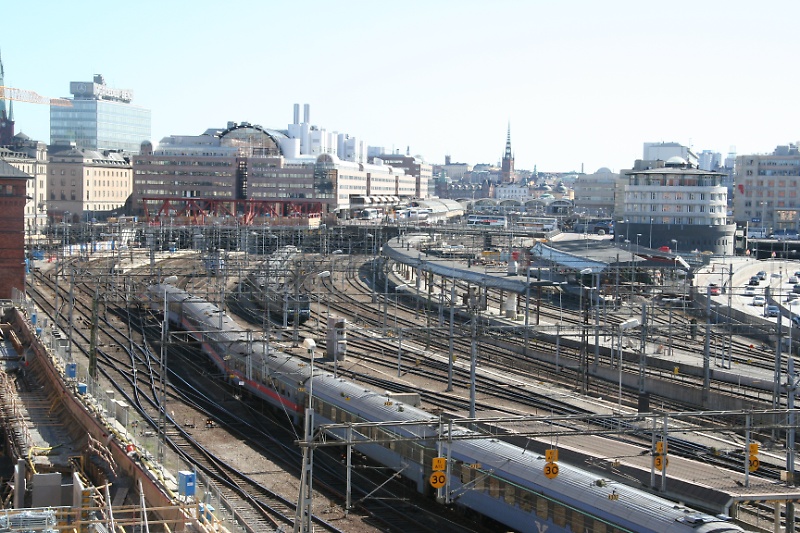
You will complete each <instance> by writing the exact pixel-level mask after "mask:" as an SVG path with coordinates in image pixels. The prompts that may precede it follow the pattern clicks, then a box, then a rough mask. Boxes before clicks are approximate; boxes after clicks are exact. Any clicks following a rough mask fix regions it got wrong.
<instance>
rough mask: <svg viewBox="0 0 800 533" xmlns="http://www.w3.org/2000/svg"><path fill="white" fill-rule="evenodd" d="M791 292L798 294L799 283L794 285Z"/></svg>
mask: <svg viewBox="0 0 800 533" xmlns="http://www.w3.org/2000/svg"><path fill="white" fill-rule="evenodd" d="M792 292H794V293H798V294H800V283H795V284H794V287H792Z"/></svg>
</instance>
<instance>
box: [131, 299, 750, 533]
mask: <svg viewBox="0 0 800 533" xmlns="http://www.w3.org/2000/svg"><path fill="white" fill-rule="evenodd" d="M164 301H166V302H168V317H169V321H170V323H171V324H173V325H174V326H177V327H179V328H181V329H183V330H185V331H187V332H188V334H189V335H191V336H193V337H195V338H196V339H197V340H198V341H199V343H200V345H201V346H202V350H203V351H204V352H205V354H206V355H207V356H208V357H210V358H211V360H212V361H213V362H214V364H215V365H216V366H217V367H219V369H220V370H221V371H222V372H223V373H224V375H225V376H226V379H229V380H231V381H232V382H234V383H237V384H238V385H240V386H242V387H244V388H246V389H247V390H248V391H250V392H251V393H253V394H255V395H257V396H259V397H261V398H263V399H264V400H265V401H267V402H268V403H270V404H271V405H273V406H274V407H276V408H277V409H279V410H280V411H282V412H285V413H287V414H288V415H289V417H290V418H291V419H292V421H293V423H295V424H297V425H300V424H301V423H302V416H303V410H304V408H305V407H306V406H307V402H308V401H309V399H308V398H307V396H306V391H309V390H313V402H312V406H313V409H314V411H315V413H316V414H315V420H314V423H315V425H319V424H329V423H356V422H379V421H404V422H406V423H408V425H381V426H380V427H376V426H370V427H367V428H365V429H361V430H355V431H354V432H353V434H354V438H355V439H359V438H363V439H367V438H369V439H370V440H371V441H373V442H370V443H365V444H361V445H356V448H357V449H358V450H359V451H360V452H361V453H363V454H364V455H366V456H367V457H369V458H370V459H372V460H373V461H376V462H378V463H380V464H381V465H383V466H386V467H388V468H390V469H392V470H394V471H395V472H399V473H400V474H401V475H402V476H404V477H405V478H406V479H407V480H408V481H409V482H410V483H412V484H413V486H414V487H415V488H416V489H417V490H418V491H419V492H421V493H431V492H432V489H431V488H430V486H429V478H430V476H431V474H432V470H431V468H432V459H433V458H434V457H437V456H445V457H448V464H447V470H448V472H449V474H450V475H449V480H450V481H449V484H448V485H447V486H446V487H445V489H446V490H448V494H449V496H450V497H449V498H448V499H450V500H452V502H453V503H454V504H455V505H456V506H460V507H462V508H467V509H470V510H473V511H475V512H477V513H480V514H482V515H485V516H486V517H489V518H491V519H493V520H495V521H497V522H499V523H502V524H504V526H505V527H507V528H511V529H514V530H516V531H520V532H525V533H528V532H530V533H541V532H543V531H547V533H567V532H570V533H576V532H581V533H620V532H628V533H631V532H636V533H690V532H691V533H723V532H739V531H744V530H743V529H741V528H740V527H738V526H737V525H735V524H734V523H732V522H730V521H728V520H725V519H723V518H718V517H713V516H709V515H706V514H702V513H699V512H696V511H693V510H690V509H687V508H685V507H683V506H681V505H678V504H675V503H674V502H671V501H669V500H666V499H662V498H659V497H657V496H654V495H651V494H649V493H647V492H644V491H641V490H638V489H635V488H632V487H628V486H626V485H623V484H618V483H615V482H612V481H607V480H604V479H602V478H601V477H600V475H598V474H595V473H592V472H589V471H585V470H581V469H579V468H576V467H572V466H570V465H567V464H565V463H563V462H562V463H559V467H560V472H559V474H558V476H557V477H555V478H554V479H548V478H547V477H546V476H545V474H544V467H545V463H546V461H545V458H544V457H542V456H541V455H540V454H538V453H534V452H531V451H527V450H525V449H522V448H519V447H516V446H513V445H511V444H509V443H507V442H504V441H502V440H499V439H479V438H475V439H471V438H469V436H470V435H472V432H471V430H468V429H466V428H461V427H455V428H453V429H452V433H451V434H452V435H453V436H456V435H457V436H458V439H456V440H453V441H452V442H450V443H447V442H443V443H441V445H442V446H443V447H444V450H443V451H441V453H437V443H436V436H437V434H438V431H439V428H440V424H439V419H438V418H437V417H435V416H433V415H431V414H430V413H427V412H425V411H424V410H421V409H419V408H416V407H414V406H412V405H407V404H404V403H402V402H397V401H393V399H392V397H391V396H388V395H387V394H386V393H380V392H376V391H373V390H370V389H367V388H365V387H364V386H363V385H359V384H356V383H353V382H349V381H346V380H344V379H341V378H337V377H334V376H333V375H332V374H330V373H329V372H327V371H325V370H323V369H319V368H315V369H313V375H312V368H311V367H310V366H309V365H308V364H307V363H306V362H304V361H302V360H300V359H297V358H295V357H291V356H288V355H286V354H284V353H281V352H277V351H272V350H270V349H269V348H268V346H267V344H266V343H265V342H264V341H262V340H260V339H258V338H254V337H253V336H252V332H249V331H242V330H241V328H240V326H238V325H237V324H236V323H235V322H234V321H233V320H232V319H231V318H230V317H229V316H227V315H226V314H225V313H224V312H222V311H221V310H220V309H219V308H218V307H217V306H216V305H214V304H212V303H209V302H207V301H205V300H203V299H201V298H199V297H196V296H193V295H191V294H189V293H187V292H186V291H184V290H182V289H179V288H176V287H174V286H172V285H168V284H160V285H152V286H150V287H148V289H147V294H146V295H145V303H146V304H147V305H149V306H150V307H151V308H152V309H155V310H157V311H162V312H163V310H162V307H163V302H164ZM193 332H195V333H193ZM309 380H313V386H312V385H311V383H309ZM417 422H418V423H417ZM475 436H476V437H477V433H476V434H475ZM461 439H464V440H461ZM376 440H378V441H380V442H374V441H376Z"/></svg>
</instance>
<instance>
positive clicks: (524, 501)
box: [519, 489, 579, 531]
mask: <svg viewBox="0 0 800 533" xmlns="http://www.w3.org/2000/svg"><path fill="white" fill-rule="evenodd" d="M521 490H522V497H521V498H520V503H519V507H520V509H522V510H523V511H525V512H526V513H530V512H531V509H533V494H531V493H530V492H528V491H527V490H524V489H521ZM573 531H576V530H574V529H573ZM578 531H579V530H578Z"/></svg>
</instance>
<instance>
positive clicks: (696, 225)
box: [615, 156, 736, 255]
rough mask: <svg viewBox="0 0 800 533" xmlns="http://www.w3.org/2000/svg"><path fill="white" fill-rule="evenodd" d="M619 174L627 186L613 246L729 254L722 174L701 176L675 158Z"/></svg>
mask: <svg viewBox="0 0 800 533" xmlns="http://www.w3.org/2000/svg"><path fill="white" fill-rule="evenodd" d="M638 163H640V162H639V161H637V166H639V165H638ZM623 174H624V175H625V176H627V184H626V185H625V188H624V190H625V194H624V207H623V210H622V213H621V218H622V221H620V222H617V224H616V227H615V232H616V238H617V239H618V240H627V241H629V242H630V243H636V245H639V246H643V247H647V248H660V247H662V246H666V247H668V248H670V249H672V250H674V249H676V248H677V249H678V250H680V251H681V252H682V253H689V252H692V251H697V252H712V253H714V254H717V255H732V254H733V241H734V231H735V229H736V225H735V224H732V223H728V220H727V204H728V193H727V189H726V188H725V186H724V185H722V180H723V179H724V177H725V175H724V174H722V173H718V172H709V171H705V170H700V169H698V168H697V167H696V166H695V165H692V164H691V163H688V162H687V161H686V160H684V159H682V158H681V157H678V156H674V157H672V158H670V159H669V160H667V161H656V162H655V164H654V165H653V166H648V167H646V168H641V169H634V170H629V171H624V172H623ZM673 241H675V242H673Z"/></svg>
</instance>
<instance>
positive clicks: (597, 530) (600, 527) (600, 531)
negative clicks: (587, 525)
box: [592, 520, 606, 533]
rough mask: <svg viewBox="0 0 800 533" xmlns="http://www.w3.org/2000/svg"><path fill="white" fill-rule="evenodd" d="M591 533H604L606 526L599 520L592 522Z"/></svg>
mask: <svg viewBox="0 0 800 533" xmlns="http://www.w3.org/2000/svg"><path fill="white" fill-rule="evenodd" d="M592 533H606V524H605V522H601V521H600V520H595V521H594V529H593V531H592Z"/></svg>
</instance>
